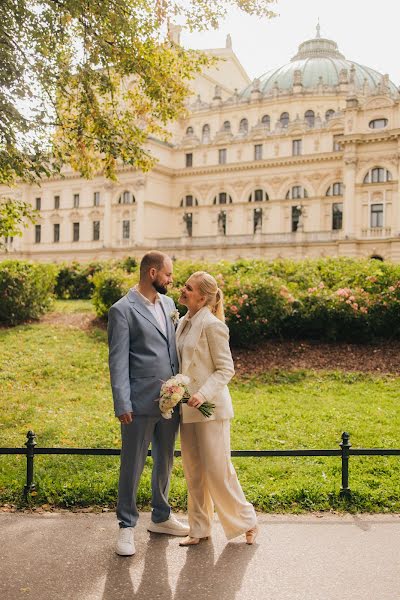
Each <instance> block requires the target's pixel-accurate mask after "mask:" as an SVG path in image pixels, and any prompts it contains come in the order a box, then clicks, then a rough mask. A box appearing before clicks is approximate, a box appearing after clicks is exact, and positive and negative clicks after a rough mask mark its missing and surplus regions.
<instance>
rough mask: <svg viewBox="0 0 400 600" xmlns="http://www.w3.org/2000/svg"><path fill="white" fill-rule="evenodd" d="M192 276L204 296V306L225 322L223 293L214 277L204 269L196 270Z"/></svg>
mask: <svg viewBox="0 0 400 600" xmlns="http://www.w3.org/2000/svg"><path fill="white" fill-rule="evenodd" d="M192 277H195V278H196V283H197V286H198V288H199V292H200V294H201V295H202V296H205V297H206V306H208V307H209V309H210V310H211V312H212V313H213V314H214V315H215V316H216V317H217V319H219V320H220V321H222V322H223V323H225V312H224V295H223V293H222V290H221V289H220V288H219V287H218V283H217V282H216V280H215V278H214V277H213V276H212V275H210V273H207V272H206V271H196V272H195V273H193V274H192Z"/></svg>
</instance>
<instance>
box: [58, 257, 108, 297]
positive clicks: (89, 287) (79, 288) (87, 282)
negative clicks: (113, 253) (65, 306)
mask: <svg viewBox="0 0 400 600" xmlns="http://www.w3.org/2000/svg"><path fill="white" fill-rule="evenodd" d="M106 264H107V263H102V262H91V263H83V264H81V263H78V262H72V263H71V264H64V265H62V266H61V268H60V270H59V272H58V275H57V282H56V287H55V290H54V292H55V294H56V296H57V298H66V299H67V298H69V299H73V300H78V299H81V300H85V299H87V298H91V297H92V293H93V288H94V284H93V281H92V277H93V275H94V274H95V273H97V272H98V271H100V270H101V269H103V268H104V267H105V265H106Z"/></svg>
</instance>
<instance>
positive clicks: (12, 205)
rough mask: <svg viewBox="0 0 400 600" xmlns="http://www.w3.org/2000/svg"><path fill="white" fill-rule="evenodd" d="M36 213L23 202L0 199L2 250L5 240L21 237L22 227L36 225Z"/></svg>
mask: <svg viewBox="0 0 400 600" xmlns="http://www.w3.org/2000/svg"><path fill="white" fill-rule="evenodd" d="M35 217H36V211H34V210H33V209H32V207H31V205H30V204H27V203H26V202H24V201H23V200H12V199H11V198H5V197H3V198H0V249H1V248H2V247H3V246H4V244H3V238H6V237H16V236H21V235H22V231H21V227H28V225H29V223H35Z"/></svg>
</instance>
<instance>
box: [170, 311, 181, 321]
mask: <svg viewBox="0 0 400 600" xmlns="http://www.w3.org/2000/svg"><path fill="white" fill-rule="evenodd" d="M169 316H170V317H171V321H172V323H173V324H174V325H177V324H178V321H179V317H180V315H179V311H178V309H177V308H176V309H175V310H173V311H172V313H171V314H170V315H169Z"/></svg>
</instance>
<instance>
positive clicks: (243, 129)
mask: <svg viewBox="0 0 400 600" xmlns="http://www.w3.org/2000/svg"><path fill="white" fill-rule="evenodd" d="M248 130H249V122H248V120H247V119H242V120H241V121H240V124H239V132H240V133H247V132H248Z"/></svg>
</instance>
